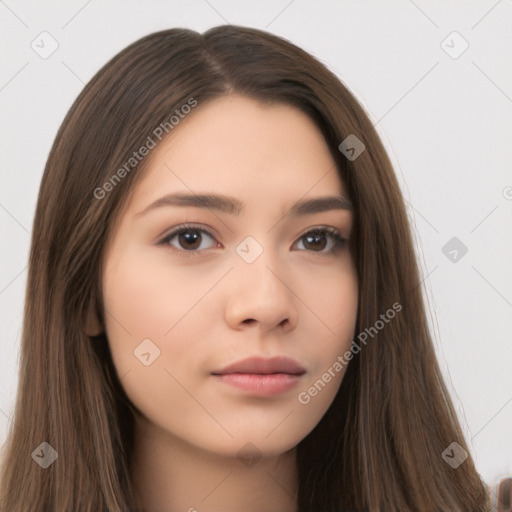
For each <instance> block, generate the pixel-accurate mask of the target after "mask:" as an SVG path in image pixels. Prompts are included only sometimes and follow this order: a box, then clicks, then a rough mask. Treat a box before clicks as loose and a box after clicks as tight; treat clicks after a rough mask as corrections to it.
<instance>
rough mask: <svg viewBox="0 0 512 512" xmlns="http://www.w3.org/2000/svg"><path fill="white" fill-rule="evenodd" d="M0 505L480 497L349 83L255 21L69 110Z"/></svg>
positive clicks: (124, 56)
mask: <svg viewBox="0 0 512 512" xmlns="http://www.w3.org/2000/svg"><path fill="white" fill-rule="evenodd" d="M32 236H33V238H32V245H31V252H30V262H29V276H28V285H27V292H26V308H25V316H24V324H23V339H22V347H21V364H20V374H19V391H18V397H17V402H16V409H15V415H14V417H13V421H12V424H11V427H10V431H9V436H8V441H7V443H6V445H5V449H4V464H3V466H2V475H1V482H0V510H2V511H5V512H26V511H28V510H31V511H32V510H44V511H49V510H52V511H59V512H67V511H69V512H71V511H73V512H75V511H81V512H82V511H95V512H97V511H111V512H113V511H123V512H124V511H137V510H139V511H140V510H145V511H166V512H178V511H187V510H188V511H190V512H191V511H199V512H201V511H221V510H222V511H223V512H229V511H240V510H244V511H245V512H256V511H261V510H267V511H270V510H275V511H282V512H306V511H307V512H310V511H311V512H313V511H315V512H318V511H322V512H324V511H326V512H327V511H332V512H335V511H336V512H339V511H370V512H377V511H386V512H388V511H392V512H395V511H422V512H426V511H432V512H433V511H436V512H440V511H446V512H448V511H449V512H456V511H459V512H468V511H471V512H478V511H482V512H483V511H487V510H489V507H490V496H489V494H490V493H489V489H488V488H487V487H486V485H485V484H484V482H483V481H482V479H481V478H480V476H479V474H478V473H477V471H476V469H475V465H474V462H473V459H472V457H471V454H470V453H469V448H468V446H467V444H466V442H465V439H464V436H463V433H462V431H461V428H460V425H459V423H458V420H457V416H456V413H455V411H454V408H453V405H452V402H451V400H450V397H449V394H448V392H447V389H446V386H445V384H444V382H443V378H442V375H441V372H440V369H439V366H438V363H437V361H436V357H435V352H434V348H433V344H432V339H431V335H430V333H429V329H428V325H427V319H426V314H425V307H424V303H423V298H422V290H421V278H420V275H419V272H418V267H417V263H416V256H415V252H414V249H413V242H412V237H411V232H410V228H409V225H408V220H407V215H406V210H405V207H404V201H403V199H402V196H401V193H400V189H399V185H398V183H397V180H396V178H395V175H394V172H393V169H392V165H391V163H390V160H389V159H388V156H387V154H386V152H385V150H384V147H383V145H382V143H381V141H380V140H379V137H378V135H377V133H376V131H375V129H374V128H373V126H372V123H371V122H370V120H369V119H368V117H367V115H366V113H365V112H364V109H363V108H362V107H361V106H360V105H359V103H358V102H357V101H356V99H355V98H354V96H353V95H352V94H351V93H350V92H349V91H348V90H347V88H346V87H345V86H344V85H343V84H342V83H341V82H340V80H339V79H338V78H337V77H336V76H334V75H333V74H332V73H331V72H329V71H328V70H327V69H326V68H325V67H324V66H323V65H322V64H320V63H319V62H318V61H317V60H315V59H314V58H313V57H311V56H310V55H309V54H307V53H306V52H304V51H302V50H301V49H299V48H297V47H296V46H294V45H292V44H291V43H289V42H287V41H285V40H283V39H281V38H279V37H276V36H274V35H272V34H269V33H266V32H263V31H259V30H255V29H252V28H245V27H237V26H221V27H216V28H213V29H211V30H208V31H207V32H206V33H204V34H202V35H201V34H198V33H196V32H194V31H191V30H186V29H171V30H165V31H162V32H158V33H154V34H151V35H148V36H146V37H144V38H142V39H140V40H139V41H136V42H135V43H133V44H131V45H130V46H129V47H128V48H126V49H124V50H123V51H121V52H120V53H119V54H118V55H116V56H115V57H114V58H113V59H112V60H111V61H110V62H108V63H107V64H106V65H105V66H104V67H103V68H102V69H101V70H100V71H99V72H98V73H97V74H96V76H95V77H94V78H93V79H92V80H91V81H90V82H89V84H87V86H86V87H85V88H84V90H83V91H82V93H81V94H80V96H79V97H78V99H77V100H76V102H75V103H74V105H73V106H72V108H71V109H70V111H69V113H68V115H67V116H66V118H65V120H64V122H63V124H62V126H61V128H60V130H59V132H58V134H57V137H56V140H55V143H54V146H53V148H52V150H51V153H50V155H49V158H48V162H47V165H46V169H45V172H44V176H43V179H42V183H41V188H40V194H39V198H38V204H37V211H36V215H35V221H34V226H33V235H32Z"/></svg>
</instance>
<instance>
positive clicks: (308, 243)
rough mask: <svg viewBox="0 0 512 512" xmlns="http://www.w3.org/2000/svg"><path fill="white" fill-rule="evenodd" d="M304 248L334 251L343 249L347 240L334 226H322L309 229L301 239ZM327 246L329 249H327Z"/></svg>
mask: <svg viewBox="0 0 512 512" xmlns="http://www.w3.org/2000/svg"><path fill="white" fill-rule="evenodd" d="M300 241H302V242H303V246H304V249H306V250H308V251H311V252H318V253H332V252H334V251H336V250H339V249H342V248H343V247H344V246H345V243H346V240H345V239H344V238H343V237H342V236H341V235H340V232H339V231H338V230H337V229H334V228H320V229H314V230H311V231H308V232H307V233H305V234H304V235H302V237H301V238H300V239H299V242H300ZM326 248H327V250H325V249H326Z"/></svg>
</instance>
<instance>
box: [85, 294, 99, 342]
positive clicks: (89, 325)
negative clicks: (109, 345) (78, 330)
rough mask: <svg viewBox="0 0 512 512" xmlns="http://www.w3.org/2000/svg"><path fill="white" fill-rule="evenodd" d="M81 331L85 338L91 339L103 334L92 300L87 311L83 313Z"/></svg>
mask: <svg viewBox="0 0 512 512" xmlns="http://www.w3.org/2000/svg"><path fill="white" fill-rule="evenodd" d="M82 330H83V332H84V334H85V335H86V336H89V337H91V338H94V337H96V336H99V335H100V334H103V333H104V332H105V329H104V328H103V325H102V323H101V322H100V320H99V318H98V314H97V312H96V307H95V301H94V299H91V300H90V302H89V306H88V308H87V311H86V312H85V315H84V323H83V329H82Z"/></svg>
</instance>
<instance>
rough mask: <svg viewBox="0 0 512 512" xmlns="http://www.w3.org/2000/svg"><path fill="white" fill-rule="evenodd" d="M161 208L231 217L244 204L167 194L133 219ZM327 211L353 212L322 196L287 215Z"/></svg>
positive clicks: (344, 201) (340, 199) (342, 201)
mask: <svg viewBox="0 0 512 512" xmlns="http://www.w3.org/2000/svg"><path fill="white" fill-rule="evenodd" d="M163 206H192V207H197V208H208V209H212V210H218V211H221V212H225V213H229V214H231V215H240V213H242V212H243V210H244V203H243V202H242V201H240V200H239V199H237V198H235V197H230V196H225V195H217V194H184V193H175V194H168V195H166V196H163V197H161V198H159V199H157V200H156V201H154V202H153V203H151V204H150V205H149V206H147V207H146V208H145V209H144V210H142V211H141V212H139V213H137V214H136V215H135V217H139V216H141V215H143V214H145V213H148V212H149V211H152V210H154V209H156V208H161V207H163ZM329 210H348V211H353V205H352V202H351V201H350V200H349V199H348V198H346V197H344V196H323V197H316V198H313V199H302V200H300V201H297V202H296V203H295V204H293V205H292V206H291V208H290V209H289V210H288V213H287V215H291V216H293V217H298V216H300V215H309V214H313V213H320V212H325V211H329Z"/></svg>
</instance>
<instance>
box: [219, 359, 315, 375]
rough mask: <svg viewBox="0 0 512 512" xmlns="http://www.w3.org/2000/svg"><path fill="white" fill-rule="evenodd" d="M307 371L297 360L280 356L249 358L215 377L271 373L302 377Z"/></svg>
mask: <svg viewBox="0 0 512 512" xmlns="http://www.w3.org/2000/svg"><path fill="white" fill-rule="evenodd" d="M305 372H306V370H305V369H304V368H303V367H302V366H301V365H300V364H299V363H298V362H297V361H295V359H291V358H290V357H284V356H278V357H271V358H264V357H249V358H247V359H242V360H240V361H236V362H235V363H233V364H230V365H228V366H226V367H224V368H222V370H219V371H216V372H213V374H214V375H225V374H227V373H255V374H261V375H267V374H270V373H289V374H290V375H302V374H303V373H305Z"/></svg>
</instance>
